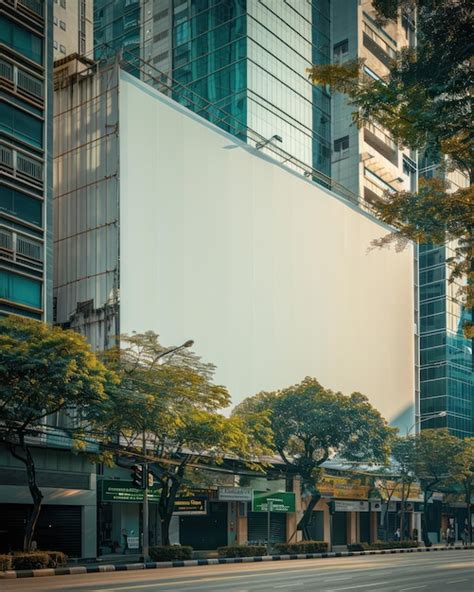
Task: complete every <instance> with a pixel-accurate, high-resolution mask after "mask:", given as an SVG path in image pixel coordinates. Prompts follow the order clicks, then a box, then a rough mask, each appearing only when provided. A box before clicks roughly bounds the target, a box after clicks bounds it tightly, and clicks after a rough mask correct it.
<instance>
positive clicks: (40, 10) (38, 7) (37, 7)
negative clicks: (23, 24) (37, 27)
mask: <svg viewBox="0 0 474 592" xmlns="http://www.w3.org/2000/svg"><path fill="white" fill-rule="evenodd" d="M16 4H18V5H19V6H23V7H24V8H27V9H28V10H31V12H34V13H35V14H37V15H38V16H41V17H42V16H44V0H43V1H42V0H16Z"/></svg>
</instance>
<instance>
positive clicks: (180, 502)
mask: <svg viewBox="0 0 474 592" xmlns="http://www.w3.org/2000/svg"><path fill="white" fill-rule="evenodd" d="M174 514H177V515H178V516H189V515H193V516H196V515H199V514H207V500H206V499H205V498H202V497H177V498H176V499H175V500H174Z"/></svg>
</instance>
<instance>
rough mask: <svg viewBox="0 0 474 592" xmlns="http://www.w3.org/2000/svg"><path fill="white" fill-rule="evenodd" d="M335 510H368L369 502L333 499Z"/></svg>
mask: <svg viewBox="0 0 474 592" xmlns="http://www.w3.org/2000/svg"><path fill="white" fill-rule="evenodd" d="M334 509H335V511H336V512H368V511H369V502H360V501H346V500H344V501H342V500H335V502H334Z"/></svg>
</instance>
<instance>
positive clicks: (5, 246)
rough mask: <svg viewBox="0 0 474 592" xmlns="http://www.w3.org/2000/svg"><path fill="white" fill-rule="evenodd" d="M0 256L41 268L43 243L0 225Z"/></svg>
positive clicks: (36, 268)
mask: <svg viewBox="0 0 474 592" xmlns="http://www.w3.org/2000/svg"><path fill="white" fill-rule="evenodd" d="M0 258H2V259H8V260H9V261H13V262H14V263H22V264H23V265H28V266H29V267H31V268H32V269H35V270H38V269H42V266H43V245H42V244H41V243H39V242H37V241H35V240H33V239H31V238H29V237H28V236H26V235H23V234H19V233H18V232H16V231H14V230H10V229H9V228H6V227H0Z"/></svg>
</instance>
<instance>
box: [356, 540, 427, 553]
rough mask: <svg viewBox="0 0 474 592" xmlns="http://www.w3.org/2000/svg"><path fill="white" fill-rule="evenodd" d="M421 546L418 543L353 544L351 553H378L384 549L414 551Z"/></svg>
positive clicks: (378, 542)
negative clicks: (413, 549)
mask: <svg viewBox="0 0 474 592" xmlns="http://www.w3.org/2000/svg"><path fill="white" fill-rule="evenodd" d="M418 546H419V543H418V541H375V543H352V544H351V545H347V549H348V550H349V551H377V550H382V549H412V548H416V547H418Z"/></svg>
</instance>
